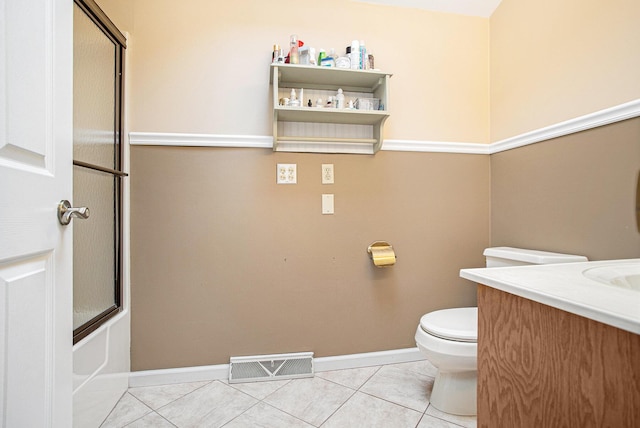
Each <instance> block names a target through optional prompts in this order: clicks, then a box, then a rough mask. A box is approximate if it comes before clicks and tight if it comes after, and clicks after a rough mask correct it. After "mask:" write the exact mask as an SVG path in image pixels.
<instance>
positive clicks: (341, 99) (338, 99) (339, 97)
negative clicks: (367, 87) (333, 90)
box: [336, 88, 344, 108]
mask: <svg viewBox="0 0 640 428" xmlns="http://www.w3.org/2000/svg"><path fill="white" fill-rule="evenodd" d="M336 108H344V94H343V93H342V88H340V89H338V94H337V95H336Z"/></svg>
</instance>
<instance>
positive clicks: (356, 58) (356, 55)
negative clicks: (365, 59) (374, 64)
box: [350, 40, 360, 70]
mask: <svg viewBox="0 0 640 428" xmlns="http://www.w3.org/2000/svg"><path fill="white" fill-rule="evenodd" d="M350 58H351V69H352V70H359V69H360V42H359V41H358V40H354V41H352V42H351V57H350Z"/></svg>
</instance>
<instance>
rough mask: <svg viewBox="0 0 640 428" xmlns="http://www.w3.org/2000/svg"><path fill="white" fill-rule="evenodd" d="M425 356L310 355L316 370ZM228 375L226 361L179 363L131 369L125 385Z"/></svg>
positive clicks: (411, 352)
mask: <svg viewBox="0 0 640 428" xmlns="http://www.w3.org/2000/svg"><path fill="white" fill-rule="evenodd" d="M424 359H425V357H424V356H423V355H422V354H421V353H420V351H419V350H418V348H407V349H394V350H391V351H379V352H367V353H363V354H351V355H338V356H334V357H319V358H314V360H313V365H314V370H315V371H316V372H326V371H331V370H345V369H356V368H360V367H369V366H380V365H383V364H396V363H408V362H412V361H421V360H424ZM228 378H229V364H218V365H213V366H198V367H183V368H177V369H161V370H144V371H138V372H131V373H130V375H129V387H130V388H138V387H142V386H157V385H168V384H173V383H186V382H202V381H211V380H226V379H228Z"/></svg>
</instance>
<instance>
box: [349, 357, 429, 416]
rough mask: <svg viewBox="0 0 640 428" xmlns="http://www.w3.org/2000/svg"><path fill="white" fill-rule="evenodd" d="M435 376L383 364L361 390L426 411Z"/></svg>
mask: <svg viewBox="0 0 640 428" xmlns="http://www.w3.org/2000/svg"><path fill="white" fill-rule="evenodd" d="M433 381H434V378H432V377H430V376H426V375H423V374H420V373H417V372H414V371H410V370H404V369H403V368H399V367H396V366H383V367H382V368H380V370H378V372H377V373H376V374H374V375H373V376H372V377H371V379H369V380H368V381H367V383H365V384H364V385H363V386H362V388H360V391H361V392H365V393H367V394H370V395H373V396H374V397H378V398H382V399H383V400H387V401H391V402H392V403H396V404H399V405H401V406H405V407H408V408H410V409H413V410H417V411H419V412H424V411H425V410H426V409H427V406H428V405H429V397H430V396H431V389H432V388H433Z"/></svg>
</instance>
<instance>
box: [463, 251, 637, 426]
mask: <svg viewBox="0 0 640 428" xmlns="http://www.w3.org/2000/svg"><path fill="white" fill-rule="evenodd" d="M460 276H461V277H463V278H466V279H469V280H472V281H474V282H476V283H478V426H479V427H532V426H540V427H547V426H549V427H550V426H567V427H587V426H594V427H605V426H611V427H637V426H640V259H633V260H619V261H602V262H586V263H568V264H557V265H541V266H518V267H506V268H491V269H463V270H461V272H460Z"/></svg>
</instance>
